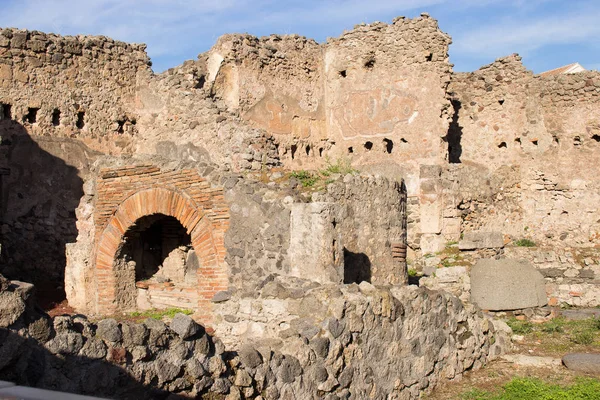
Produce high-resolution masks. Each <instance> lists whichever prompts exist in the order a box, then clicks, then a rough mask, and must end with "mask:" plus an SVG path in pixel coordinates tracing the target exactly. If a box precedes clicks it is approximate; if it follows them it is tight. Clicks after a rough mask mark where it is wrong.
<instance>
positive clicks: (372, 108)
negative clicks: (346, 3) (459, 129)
mask: <svg viewBox="0 0 600 400" xmlns="http://www.w3.org/2000/svg"><path fill="white" fill-rule="evenodd" d="M449 44H450V38H449V37H448V36H447V35H446V34H444V33H442V32H441V31H440V30H439V29H438V26H437V22H436V21H435V20H434V19H432V18H430V17H429V16H428V15H425V14H424V15H423V16H422V17H419V18H416V19H412V20H411V19H405V18H402V17H401V18H397V19H395V20H394V22H393V23H392V24H385V23H374V24H371V25H358V26H356V27H355V29H354V30H352V31H349V32H345V33H344V34H343V35H342V36H340V37H339V38H336V39H329V40H328V42H327V43H325V44H322V45H318V44H317V43H315V42H314V41H312V40H310V39H306V38H303V37H298V36H297V35H292V36H283V37H281V36H276V35H273V36H270V37H265V38H260V39H256V38H253V37H249V36H247V35H227V36H224V37H222V38H221V39H219V41H218V42H217V44H216V45H215V47H214V48H213V49H211V50H210V51H209V52H208V53H206V54H205V55H201V56H200V59H201V60H202V61H203V62H204V60H206V61H205V62H206V67H205V68H206V82H207V84H211V85H212V92H213V93H214V95H215V97H216V98H217V99H218V100H220V101H221V102H222V104H224V105H225V106H226V108H227V110H229V111H231V112H237V113H239V114H240V115H241V117H242V118H243V119H244V120H246V121H247V122H249V123H250V124H251V125H252V126H255V127H258V128H261V129H264V130H265V131H266V132H268V133H269V134H270V135H273V136H274V137H275V138H276V140H277V143H278V152H279V157H280V159H281V160H282V162H283V163H284V164H285V165H286V166H289V167H291V168H314V167H316V166H320V165H323V164H324V162H325V159H326V158H329V159H333V160H335V159H337V158H340V157H346V158H348V159H350V160H351V161H352V163H353V164H354V165H370V164H376V165H377V166H378V168H384V169H385V166H387V167H389V165H390V164H394V163H396V164H398V163H400V162H402V163H405V162H406V160H407V159H408V160H412V161H414V162H415V163H416V162H419V161H422V160H430V161H433V160H434V161H439V160H443V159H444V158H445V154H444V144H443V141H444V139H443V138H444V137H445V136H446V134H447V128H448V123H449V121H450V116H451V114H452V110H451V109H450V102H449V101H448V99H447V96H446V87H447V85H448V82H449V80H450V64H449V63H448V45H449ZM373 168H375V167H373ZM391 168H392V170H393V172H390V173H389V174H392V173H396V174H397V175H398V173H399V170H398V168H397V167H396V169H395V170H394V168H393V167H391ZM409 170H410V169H409ZM414 170H415V165H412V171H411V172H412V173H413V174H414Z"/></svg>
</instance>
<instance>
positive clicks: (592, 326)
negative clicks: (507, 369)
mask: <svg viewBox="0 0 600 400" xmlns="http://www.w3.org/2000/svg"><path fill="white" fill-rule="evenodd" d="M506 323H507V324H508V326H510V328H511V329H512V330H513V333H514V334H517V335H529V334H531V335H533V337H534V338H535V339H537V340H542V341H543V342H545V343H546V347H547V348H548V349H554V350H559V349H563V350H565V349H568V348H569V346H572V344H573V343H574V344H577V345H583V346H596V347H600V319H596V318H593V317H592V318H588V319H583V320H568V319H565V318H561V317H558V318H554V319H551V320H549V321H546V322H543V323H541V324H534V323H531V322H529V321H519V320H517V319H516V318H511V319H509V320H507V321H506Z"/></svg>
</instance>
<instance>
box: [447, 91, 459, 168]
mask: <svg viewBox="0 0 600 400" xmlns="http://www.w3.org/2000/svg"><path fill="white" fill-rule="evenodd" d="M452 108H454V115H453V116H452V122H450V126H449V127H448V134H447V135H446V138H445V139H446V142H447V143H448V162H450V163H453V164H458V163H460V157H461V155H462V145H461V143H460V141H461V138H462V133H463V132H462V127H461V126H460V125H459V123H458V121H459V119H458V118H459V113H460V109H461V108H462V105H461V103H460V101H459V100H452Z"/></svg>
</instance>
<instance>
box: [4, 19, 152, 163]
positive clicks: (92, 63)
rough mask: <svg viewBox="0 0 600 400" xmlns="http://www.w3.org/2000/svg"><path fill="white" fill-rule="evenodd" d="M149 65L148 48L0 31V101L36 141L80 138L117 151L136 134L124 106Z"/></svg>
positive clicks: (97, 39) (98, 38)
mask: <svg viewBox="0 0 600 400" xmlns="http://www.w3.org/2000/svg"><path fill="white" fill-rule="evenodd" d="M148 64H149V59H148V56H147V55H146V52H145V45H136V44H127V43H123V42H118V41H115V40H112V39H109V38H106V37H103V36H75V37H61V36H58V35H54V34H45V33H42V32H37V31H25V30H15V29H10V28H8V29H2V30H0V87H1V88H2V93H1V94H0V103H3V104H9V105H11V108H12V110H11V113H12V118H13V119H14V120H16V121H18V122H22V123H23V124H24V126H25V127H26V129H27V133H28V134H29V135H31V136H52V137H65V138H72V139H74V138H76V139H79V140H81V141H83V142H84V143H86V144H87V145H89V146H90V147H92V148H95V149H97V150H100V151H102V152H110V153H115V154H119V153H121V152H123V151H124V150H126V149H127V148H128V147H129V146H130V143H131V137H132V135H133V134H136V133H137V129H136V126H135V123H136V116H135V113H134V112H133V110H131V109H130V108H128V107H127V106H126V103H129V102H132V101H133V99H134V95H135V87H136V78H137V74H138V73H139V72H140V71H147V70H149V67H148ZM32 109H38V111H37V115H36V118H35V121H33V119H32V118H30V117H28V114H30V110H32ZM56 111H58V112H60V115H59V116H54V117H53V115H54V114H55V112H56Z"/></svg>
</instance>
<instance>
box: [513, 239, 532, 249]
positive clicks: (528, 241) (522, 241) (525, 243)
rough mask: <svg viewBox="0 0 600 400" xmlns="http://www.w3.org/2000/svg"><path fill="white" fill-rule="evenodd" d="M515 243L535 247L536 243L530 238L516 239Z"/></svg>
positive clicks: (519, 245) (520, 245)
mask: <svg viewBox="0 0 600 400" xmlns="http://www.w3.org/2000/svg"><path fill="white" fill-rule="evenodd" d="M515 245H516V246H518V247H535V246H536V244H535V242H534V241H533V240H530V239H519V240H517V241H515Z"/></svg>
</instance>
